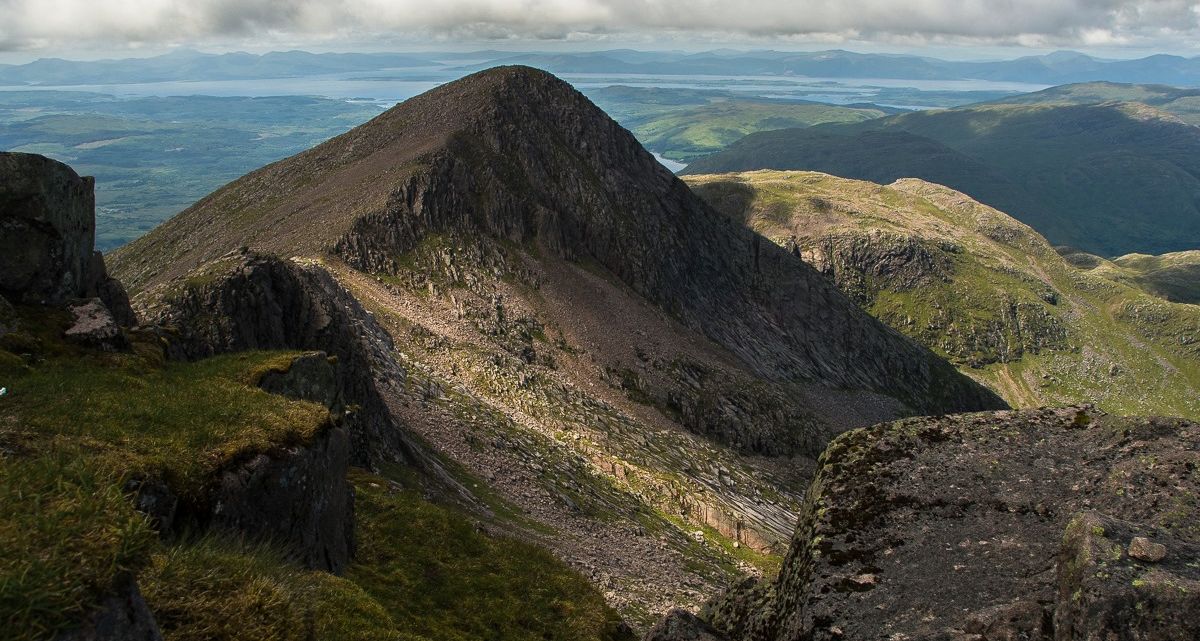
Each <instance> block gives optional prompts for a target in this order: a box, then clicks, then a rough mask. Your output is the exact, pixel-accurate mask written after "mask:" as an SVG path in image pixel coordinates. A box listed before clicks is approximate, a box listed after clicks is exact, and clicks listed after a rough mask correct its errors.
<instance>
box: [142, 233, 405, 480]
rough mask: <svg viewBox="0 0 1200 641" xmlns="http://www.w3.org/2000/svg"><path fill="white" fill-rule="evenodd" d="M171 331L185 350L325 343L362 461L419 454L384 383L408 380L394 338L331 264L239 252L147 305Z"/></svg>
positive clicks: (201, 352) (181, 352) (201, 353)
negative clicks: (393, 411)
mask: <svg viewBox="0 0 1200 641" xmlns="http://www.w3.org/2000/svg"><path fill="white" fill-rule="evenodd" d="M145 315H146V317H147V319H148V320H150V321H152V322H154V323H157V324H159V325H160V326H162V327H163V328H165V329H166V331H167V337H168V341H169V344H170V345H171V347H170V349H171V350H172V351H173V352H174V354H175V356H176V357H179V358H188V359H196V358H203V357H207V356H212V355H214V354H223V353H229V352H236V351H244V350H255V349H260V350H261V349H302V350H321V351H323V352H326V353H328V354H330V355H333V356H334V357H335V359H334V364H333V370H334V372H335V378H336V380H335V381H334V382H333V385H332V386H331V387H332V389H333V390H336V397H335V398H333V399H331V403H330V405H331V406H333V407H334V408H335V409H337V410H339V411H341V410H345V409H346V408H347V407H349V406H351V405H353V406H355V407H354V409H353V411H350V412H348V415H347V417H346V420H347V421H348V423H349V425H350V435H351V440H352V442H353V446H352V450H353V458H354V462H355V463H356V464H358V465H363V466H373V465H378V464H379V463H380V462H382V461H404V460H410V461H411V458H412V452H411V451H410V450H409V449H408V447H409V446H408V444H407V443H405V440H404V439H405V437H404V435H403V433H402V430H401V429H400V428H399V427H397V426H396V425H395V424H394V422H393V421H392V419H391V416H390V414H389V413H388V411H387V408H386V407H385V405H384V402H383V400H382V399H381V398H380V395H379V390H378V387H377V385H379V384H380V383H381V382H384V381H392V382H402V381H403V380H404V378H405V376H406V374H405V372H404V370H403V369H402V368H401V367H400V366H399V365H397V363H396V362H395V360H394V359H393V358H392V357H391V356H390V352H391V351H392V350H393V349H394V347H393V345H392V339H391V337H390V336H388V334H387V333H386V332H385V331H383V329H381V328H380V327H379V326H378V325H377V324H376V323H375V321H374V320H373V319H372V318H371V317H370V316H369V315H368V314H367V313H366V312H365V311H364V310H363V308H362V306H361V305H359V304H358V302H357V301H356V300H355V299H354V298H353V297H352V296H351V295H350V294H349V293H348V292H346V291H345V290H344V289H343V288H342V287H340V286H339V285H338V284H337V283H335V282H334V281H333V279H332V278H331V277H330V276H329V274H328V273H327V272H326V271H325V270H324V269H322V268H320V267H319V266H316V265H312V264H307V265H306V264H301V263H296V262H292V261H285V260H281V259H279V258H275V257H272V256H262V255H257V254H252V253H246V254H243V253H240V252H237V253H234V254H231V255H230V256H227V257H225V258H223V259H220V260H218V261H215V262H213V263H211V264H209V265H206V266H205V267H203V268H202V269H200V270H197V272H195V273H193V274H191V275H189V277H188V278H187V279H185V280H184V281H183V282H182V283H180V284H179V285H178V286H177V287H175V288H174V289H172V290H171V291H170V292H168V293H167V294H165V295H164V296H163V298H162V299H161V300H160V301H159V302H158V303H156V304H155V305H154V306H152V307H149V308H147V309H146V310H145Z"/></svg>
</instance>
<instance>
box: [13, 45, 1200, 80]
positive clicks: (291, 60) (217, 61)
mask: <svg viewBox="0 0 1200 641" xmlns="http://www.w3.org/2000/svg"><path fill="white" fill-rule="evenodd" d="M497 64H526V65H531V66H535V67H539V68H541V69H545V70H547V71H551V72H554V73H560V74H562V73H566V74H573V73H620V74H654V75H663V74H679V75H738V76H746V75H770V76H807V77H815V78H880V79H908V80H988V81H1001V82H1020V83H1031V84H1044V85H1058V84H1067V83H1078V82H1090V81H1099V80H1106V81H1113V82H1140V83H1146V82H1151V83H1163V84H1169V85H1177V86H1200V59H1197V58H1185V57H1181V56H1171V55H1154V56H1149V57H1146V58H1140V59H1136V60H1105V59H1100V58H1094V57H1092V56H1088V55H1085V54H1082V53H1078V52H1072V51H1060V52H1056V53H1052V54H1048V55H1040V56H1025V57H1021V58H1016V59H1013V60H999V61H985V62H980V61H950V60H940V59H937V58H929V57H925V56H912V55H897V54H875V53H870V54H868V53H855V52H852V51H841V50H832V51H815V52H791V51H732V50H718V51H707V52H702V53H685V52H677V51H666V52H664V51H634V50H629V49H618V50H609V51H595V52H573V53H571V52H568V53H545V52H503V51H477V52H453V53H432V52H429V53H418V54H403V53H371V54H361V53H321V54H316V53H309V52H304V51H286V52H271V53H267V54H262V55H257V54H250V53H244V52H237V53H226V54H206V53H200V52H197V51H191V50H180V51H176V52H172V53H169V54H166V55H162V56H156V57H152V58H130V59H123V60H96V61H86V62H79V61H69V60H61V59H54V58H47V59H41V60H37V61H34V62H31V63H28V64H23V65H0V84H5V85H24V84H34V85H70V84H95V83H112V84H120V83H137V82H157V81H166V80H223V79H255V78H288V77H304V76H312V75H320V74H328V73H345V72H356V71H381V70H386V69H397V68H413V67H436V68H441V69H442V70H444V71H446V72H448V73H449V75H451V76H458V75H462V74H465V73H468V72H471V71H477V70H479V69H484V68H486V67H491V66H495V65H497Z"/></svg>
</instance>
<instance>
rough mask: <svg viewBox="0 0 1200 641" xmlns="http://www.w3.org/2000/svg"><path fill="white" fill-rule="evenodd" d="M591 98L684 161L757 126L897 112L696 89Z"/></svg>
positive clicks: (619, 90) (616, 91)
mask: <svg viewBox="0 0 1200 641" xmlns="http://www.w3.org/2000/svg"><path fill="white" fill-rule="evenodd" d="M589 97H591V98H592V99H593V100H595V101H596V104H597V105H599V106H600V107H601V108H602V109H604V110H605V111H606V112H608V113H609V115H611V116H612V117H613V118H615V119H616V120H617V121H619V122H620V123H621V124H622V125H624V126H625V127H628V128H629V130H630V131H632V132H633V133H634V135H635V136H637V138H638V140H639V141H640V142H641V143H642V144H643V145H645V146H646V148H647V149H649V150H651V151H655V152H658V153H660V154H662V155H663V156H664V157H666V158H670V159H672V160H678V161H681V162H687V161H689V160H691V159H692V158H695V157H698V156H703V155H705V154H711V153H713V152H715V151H719V150H721V149H723V148H725V147H726V146H727V145H729V144H730V143H732V142H734V141H736V140H738V139H739V138H741V137H743V136H745V135H746V134H750V133H754V132H756V131H768V130H773V129H786V128H788V127H808V126H811V125H816V124H820V123H829V122H862V121H865V120H870V119H872V118H879V117H881V116H885V115H887V114H888V113H890V112H894V111H895V110H886V109H884V108H882V107H875V106H873V105H864V106H839V105H828V104H823V103H817V102H797V101H783V100H771V99H767V98H755V97H748V96H740V95H738V94H735V93H730V92H719V91H700V90H690V89H641V88H631V87H609V88H607V89H602V90H598V91H592V92H590V94H589Z"/></svg>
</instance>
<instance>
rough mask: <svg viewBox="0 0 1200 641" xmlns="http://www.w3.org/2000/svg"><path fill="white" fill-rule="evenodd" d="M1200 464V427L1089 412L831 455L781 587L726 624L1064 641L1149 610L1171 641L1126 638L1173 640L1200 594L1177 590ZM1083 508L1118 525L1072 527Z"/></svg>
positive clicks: (737, 600)
mask: <svg viewBox="0 0 1200 641" xmlns="http://www.w3.org/2000/svg"><path fill="white" fill-rule="evenodd" d="M1197 464H1200V426H1198V425H1196V424H1194V423H1189V422H1186V421H1182V420H1173V419H1122V418H1115V417H1109V416H1104V415H1098V414H1096V413H1095V412H1093V411H1089V410H1087V409H1078V408H1073V409H1065V410H1038V411H1027V412H1011V413H996V414H973V415H963V416H959V417H949V418H941V419H910V420H906V421H901V422H898V423H894V424H886V425H880V426H876V427H873V428H870V429H865V430H857V431H854V432H851V433H848V434H845V435H843V436H842V437H840V438H838V439H837V440H836V441H834V443H833V444H832V445H831V446H830V448H829V450H828V451H827V452H826V453H825V455H824V456H823V457H822V460H821V469H820V470H819V472H818V473H817V476H816V478H815V480H814V482H813V485H812V487H811V488H810V491H809V497H808V504H807V506H806V508H805V510H804V513H803V514H802V516H801V519H800V524H799V526H798V527H797V529H796V535H795V538H794V539H793V543H792V548H791V550H790V552H789V554H788V557H787V559H786V560H785V561H784V566H783V569H782V571H781V572H780V575H779V578H778V580H777V581H776V582H775V583H774V584H772V585H753V584H747V585H743V586H740V587H739V588H737V589H735V590H734V591H732V592H731V593H729V594H728V595H727V596H726V597H725V598H724V599H723V600H719V601H718V602H717V603H715V604H714V605H713V606H711V607H710V608H709V612H708V618H709V619H710V620H711V622H712V623H714V624H715V625H716V627H717V628H719V629H721V630H722V631H723V632H725V633H727V634H729V635H730V637H731V638H735V639H778V640H783V639H788V640H792V639H840V638H846V639H885V638H937V639H977V640H978V639H1013V638H1022V639H1047V640H1048V639H1053V638H1058V639H1068V638H1102V637H1097V636H1089V634H1091V633H1092V632H1095V631H1102V630H1106V629H1108V630H1111V629H1113V627H1112V626H1113V625H1114V623H1113V621H1115V620H1116V619H1115V618H1114V617H1118V616H1121V613H1122V612H1125V611H1126V610H1125V609H1126V608H1134V609H1137V608H1138V607H1140V608H1141V609H1142V610H1144V611H1149V612H1159V610H1158V608H1162V610H1161V614H1160V615H1156V614H1152V615H1148V616H1146V617H1144V618H1135V619H1132V620H1129V622H1128V623H1127V624H1124V625H1126V626H1145V627H1144V629H1145V630H1151V631H1154V630H1156V632H1153V634H1151V633H1147V634H1146V636H1133V637H1121V638H1147V639H1149V638H1154V639H1159V638H1171V637H1170V633H1169V631H1171V630H1175V631H1178V630H1182V629H1184V627H1186V625H1187V624H1183V623H1181V622H1180V619H1179V617H1180V616H1183V610H1181V609H1180V607H1181V606H1182V605H1183V604H1184V602H1185V601H1186V600H1187V598H1189V597H1187V596H1186V594H1182V593H1180V592H1178V591H1175V592H1172V591H1171V590H1170V589H1168V588H1166V587H1164V586H1168V585H1172V584H1173V581H1175V580H1176V579H1178V581H1179V585H1181V586H1184V587H1186V586H1187V585H1190V583H1189V582H1190V581H1194V569H1188V568H1186V567H1185V566H1186V564H1187V563H1189V562H1191V560H1194V558H1195V557H1194V556H1192V551H1193V550H1194V546H1195V542H1196V541H1197V538H1198V537H1200V531H1198V530H1197V528H1196V523H1197V521H1196V517H1197V514H1198V511H1200V502H1198V501H1197V496H1200V495H1198V494H1197V490H1198V489H1200V487H1198V479H1197V477H1196V474H1195V470H1196V467H1197ZM1080 511H1095V512H1100V513H1102V514H1103V515H1105V516H1104V517H1103V519H1102V520H1101V521H1095V522H1094V523H1093V522H1092V521H1088V520H1087V519H1089V518H1092V517H1083V518H1084V521H1081V522H1079V523H1074V524H1072V520H1073V519H1075V518H1076V514H1077V513H1078V512H1080ZM1105 519H1119V520H1120V522H1121V523H1124V522H1128V524H1125V525H1119V526H1117V525H1111V524H1113V523H1117V522H1116V521H1110V520H1105ZM1093 520H1094V519H1093ZM1080 523H1087V525H1086V526H1084V525H1080ZM1069 524H1070V525H1069ZM1081 528H1083V529H1082V530H1081ZM1095 528H1099V530H1097V529H1095ZM1064 531H1066V533H1067V536H1066V541H1065V543H1064ZM1138 536H1143V537H1147V541H1140V542H1139V541H1136V538H1137V537H1138ZM1156 542H1157V544H1158V545H1164V548H1161V549H1160V548H1157V547H1156V546H1155V543H1156ZM1100 548H1103V550H1104V552H1103V556H1095V555H1094V552H1093V550H1096V549H1100ZM1164 550H1165V551H1166V552H1164ZM1110 552H1111V554H1110ZM1159 553H1165V554H1175V555H1177V556H1176V557H1175V561H1174V562H1173V563H1172V562H1168V561H1165V560H1164V559H1166V558H1167V557H1166V556H1162V557H1160V556H1159ZM1189 559H1190V560H1189ZM1089 568H1092V569H1103V570H1104V572H1103V573H1100V574H1097V573H1095V572H1092V571H1090V570H1089ZM1172 573H1175V577H1176V579H1172V578H1170V576H1171V574H1172ZM1109 574H1111V576H1112V580H1111V581H1110V580H1109V579H1108V575H1109ZM1119 578H1126V579H1129V580H1131V581H1132V583H1131V584H1127V583H1126V582H1124V581H1121V580H1119ZM1141 598H1145V599H1147V600H1146V601H1144V602H1143V601H1137V600H1138V599H1141ZM1135 601H1136V602H1139V603H1142V605H1141V606H1135V605H1133V603H1134V602H1135ZM1147 608H1149V610H1147ZM1056 620H1057V621H1058V622H1059V625H1061V626H1063V627H1060V628H1059V629H1057V630H1056V629H1055V621H1056ZM1156 626H1157V627H1156ZM1180 626H1184V627H1180ZM1139 629H1141V628H1140V627H1139ZM1085 630H1087V631H1091V632H1084V631H1085ZM1056 635H1057V636H1056Z"/></svg>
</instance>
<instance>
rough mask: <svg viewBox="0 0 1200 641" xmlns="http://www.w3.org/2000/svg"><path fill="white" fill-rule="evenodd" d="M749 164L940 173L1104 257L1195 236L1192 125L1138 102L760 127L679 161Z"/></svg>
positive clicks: (1198, 216) (1197, 210) (702, 166)
mask: <svg viewBox="0 0 1200 641" xmlns="http://www.w3.org/2000/svg"><path fill="white" fill-rule="evenodd" d="M881 136H890V137H886V138H881ZM881 142H882V143H883V144H881ZM931 149H936V150H939V151H938V152H937V153H932V152H931V151H930V150H931ZM864 158H866V159H868V160H867V161H864V160H863V159H864ZM968 163H969V164H968ZM963 167H970V170H964V169H963ZM752 169H807V170H815V171H823V172H827V173H833V174H836V175H841V176H844V177H848V178H860V179H873V180H886V179H893V178H896V177H901V176H904V177H916V178H922V179H927V180H931V181H938V182H940V183H942V184H946V185H947V186H950V187H953V188H955V189H958V190H960V191H962V192H964V193H967V194H969V195H971V196H973V197H976V198H978V199H980V200H981V201H983V202H986V203H987V204H989V205H992V206H995V207H998V208H1000V209H1002V210H1004V211H1006V212H1008V213H1009V214H1011V215H1012V216H1014V217H1016V218H1017V219H1019V220H1021V221H1022V222H1025V223H1027V224H1030V225H1032V226H1033V227H1034V228H1036V229H1037V230H1038V231H1039V232H1040V233H1042V234H1043V235H1045V236H1046V237H1047V238H1049V239H1050V240H1051V241H1053V242H1055V243H1059V244H1067V245H1072V246H1075V247H1079V248H1081V249H1084V250H1086V251H1089V252H1092V253H1096V254H1101V255H1106V256H1113V255H1120V254H1125V253H1129V252H1131V251H1140V252H1147V253H1163V252H1169V251H1183V250H1188V249H1193V248H1195V247H1197V246H1200V197H1198V194H1200V128H1197V127H1194V126H1191V125H1188V124H1186V123H1184V122H1182V121H1181V120H1179V119H1178V118H1176V117H1174V116H1172V115H1170V114H1168V113H1166V112H1163V111H1160V110H1158V109H1156V108H1154V107H1150V106H1146V105H1142V104H1139V103H1109V104H1102V105H1043V104H1036V105H1021V104H984V105H976V106H973V107H964V108H959V109H950V110H943V111H927V112H917V113H908V114H900V115H896V116H890V117H886V118H880V119H876V120H872V121H868V122H865V123H861V124H853V125H822V126H818V127H814V128H808V129H787V130H782V131H774V132H761V133H757V134H752V135H750V136H747V137H746V138H744V139H742V140H740V141H738V142H737V143H734V144H733V145H731V146H730V147H729V148H728V149H727V150H725V151H723V152H720V153H717V154H714V155H712V156H709V157H707V158H702V159H699V160H697V161H695V162H694V163H692V164H691V165H690V166H689V167H688V169H687V170H686V171H687V173H692V174H700V173H720V172H726V171H746V170H752Z"/></svg>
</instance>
